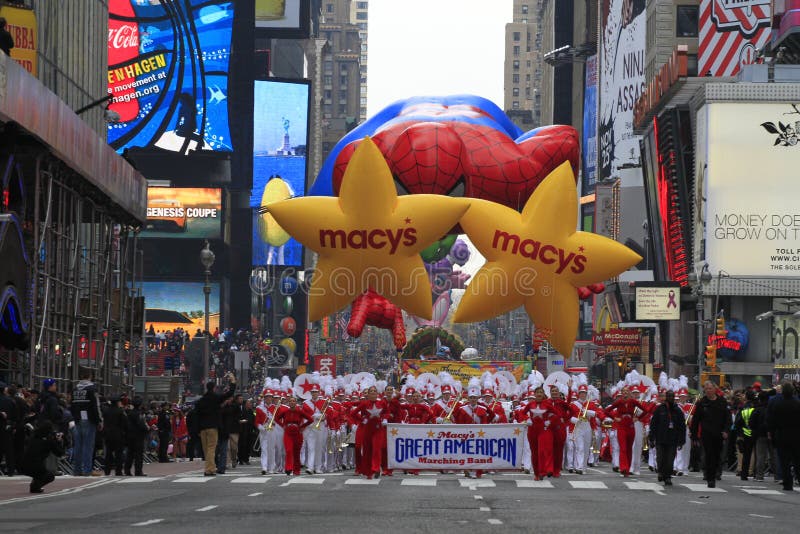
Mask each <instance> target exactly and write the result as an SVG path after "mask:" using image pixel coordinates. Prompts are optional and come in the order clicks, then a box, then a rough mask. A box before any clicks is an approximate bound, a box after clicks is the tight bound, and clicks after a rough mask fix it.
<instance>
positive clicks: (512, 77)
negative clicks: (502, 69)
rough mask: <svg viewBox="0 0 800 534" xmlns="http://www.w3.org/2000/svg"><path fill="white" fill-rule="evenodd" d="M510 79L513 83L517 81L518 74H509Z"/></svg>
mask: <svg viewBox="0 0 800 534" xmlns="http://www.w3.org/2000/svg"><path fill="white" fill-rule="evenodd" d="M511 81H512V82H514V83H519V74H516V73H514V74H512V75H511Z"/></svg>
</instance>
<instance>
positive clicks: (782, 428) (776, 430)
mask: <svg viewBox="0 0 800 534" xmlns="http://www.w3.org/2000/svg"><path fill="white" fill-rule="evenodd" d="M794 391H795V390H794V386H793V385H792V383H791V382H788V381H786V382H784V383H783V384H782V385H781V398H778V399H777V400H775V401H774V402H773V403H771V405H770V407H769V410H768V412H767V427H768V428H769V435H770V436H771V438H772V441H773V443H775V444H776V446H777V448H778V457H779V458H780V463H781V467H782V468H783V489H784V490H786V491H792V482H793V481H792V464H794V472H795V476H796V477H798V484H800V400H798V398H797V397H796V396H795V394H794Z"/></svg>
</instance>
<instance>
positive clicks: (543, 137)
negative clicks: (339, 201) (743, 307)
mask: <svg viewBox="0 0 800 534" xmlns="http://www.w3.org/2000/svg"><path fill="white" fill-rule="evenodd" d="M365 136H370V137H371V138H372V140H373V141H374V142H375V144H376V145H377V146H378V148H379V149H380V150H381V152H382V153H383V155H384V157H385V158H386V161H387V162H388V164H389V168H390V169H391V171H392V174H393V175H394V178H395V184H396V186H397V190H398V193H400V194H418V193H434V194H441V195H453V196H466V197H471V198H480V199H485V200H491V201H493V202H497V203H499V204H503V205H505V206H508V207H511V208H515V209H521V208H522V206H524V205H525V202H526V201H527V200H528V197H529V196H530V195H531V193H533V191H534V189H536V187H537V186H538V185H539V183H540V182H541V181H542V180H543V179H544V178H545V177H546V176H547V175H548V174H550V172H551V171H553V170H554V169H555V168H556V167H557V166H558V165H560V164H561V163H563V162H564V161H567V160H568V161H569V162H570V163H571V165H572V168H573V170H574V171H576V170H577V168H578V165H579V163H580V159H579V158H580V156H579V154H580V151H579V147H578V133H577V132H576V131H575V129H574V128H572V127H570V126H546V127H542V128H537V129H535V130H532V131H530V132H528V133H525V134H523V133H522V131H521V130H520V129H519V128H518V127H517V126H516V125H514V123H513V122H512V121H511V120H510V119H509V118H508V117H507V116H506V114H505V113H504V112H503V111H502V110H501V109H500V108H498V107H497V106H496V105H495V104H493V103H492V102H490V101H489V100H486V99H485V98H480V97H477V96H473V95H458V96H446V97H424V96H423V97H413V98H409V99H406V100H400V101H397V102H395V103H394V104H391V105H390V106H388V107H386V108H384V109H383V110H382V111H380V112H379V113H378V114H377V115H375V116H373V117H372V118H370V119H369V120H367V121H366V122H364V123H363V124H361V125H360V126H358V127H356V128H355V129H353V130H352V131H350V132H349V133H348V134H347V135H345V136H344V137H343V138H342V139H341V141H339V142H338V143H337V144H336V146H335V147H334V148H333V150H332V151H331V153H330V155H329V156H328V158H327V159H326V160H325V163H324V164H323V166H322V169H321V170H320V173H319V175H318V176H317V179H316V181H315V182H314V185H313V186H312V187H311V190H310V191H309V195H317V196H334V195H337V194H338V192H339V187H340V185H341V182H342V178H343V176H344V170H345V169H346V168H347V164H348V162H349V161H350V157H351V156H352V155H353V152H354V151H355V148H356V146H357V145H358V143H360V142H361V140H362V139H363V138H364V137H365ZM575 174H576V175H577V172H576V173H575ZM458 230H459V228H458V227H456V228H454V229H453V230H452V233H458ZM430 266H431V264H429V267H430ZM432 274H436V273H432ZM455 282H456V284H457V285H458V286H462V287H463V284H464V283H465V282H466V279H458V280H456V281H455ZM432 286H433V290H434V293H435V294H434V297H435V298H437V297H441V295H439V294H436V289H435V286H436V285H435V284H434V283H433V280H432ZM587 291H588V290H587ZM587 296H588V295H587ZM439 304H440V305H441V306H440V307H442V308H443V309H444V310H445V314H446V310H447V309H448V308H449V303H444V302H441V303H439ZM445 304H448V305H446V306H445ZM398 318H399V319H398ZM398 321H399V322H398ZM366 324H369V325H374V326H378V327H380V328H387V329H389V330H392V332H393V334H394V336H393V337H394V340H395V345H396V346H397V347H398V348H401V347H402V345H403V344H404V343H405V331H404V330H403V329H402V313H401V311H400V310H399V309H398V308H396V306H394V305H393V304H391V303H390V302H389V301H388V300H386V299H385V298H383V297H382V296H380V295H379V294H377V293H375V292H374V291H369V292H367V293H365V294H364V295H362V296H361V297H359V298H358V299H356V301H355V302H353V313H352V315H351V318H350V323H349V324H348V333H349V334H350V335H351V336H353V337H358V336H359V335H361V331H362V330H363V328H364V325H366ZM401 334H402V341H401Z"/></svg>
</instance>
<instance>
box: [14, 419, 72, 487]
mask: <svg viewBox="0 0 800 534" xmlns="http://www.w3.org/2000/svg"><path fill="white" fill-rule="evenodd" d="M50 454H54V455H55V456H62V455H63V454H64V443H63V440H62V437H61V434H60V433H55V432H53V424H52V423H51V422H50V421H47V420H43V421H41V422H40V423H39V425H38V426H37V428H36V429H35V430H34V431H33V435H32V436H31V439H30V442H29V443H28V449H27V450H26V451H25V456H24V458H23V461H22V469H23V472H24V473H25V475H27V476H29V477H31V478H32V479H33V480H31V486H30V490H31V493H42V492H43V491H44V490H42V488H43V487H44V486H46V485H47V484H49V483H51V482H52V481H53V480H55V478H56V477H55V472H53V471H51V470H50V469H49V468H48V466H47V464H46V462H47V457H48V456H49V455H50Z"/></svg>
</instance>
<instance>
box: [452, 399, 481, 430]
mask: <svg viewBox="0 0 800 534" xmlns="http://www.w3.org/2000/svg"><path fill="white" fill-rule="evenodd" d="M453 422H454V423H456V424H459V425H485V424H487V423H489V412H488V411H486V408H484V407H483V406H481V405H480V404H476V405H475V406H474V407H473V406H471V405H470V404H463V405H461V406H459V407H458V408H456V410H455V411H454V412H453Z"/></svg>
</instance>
